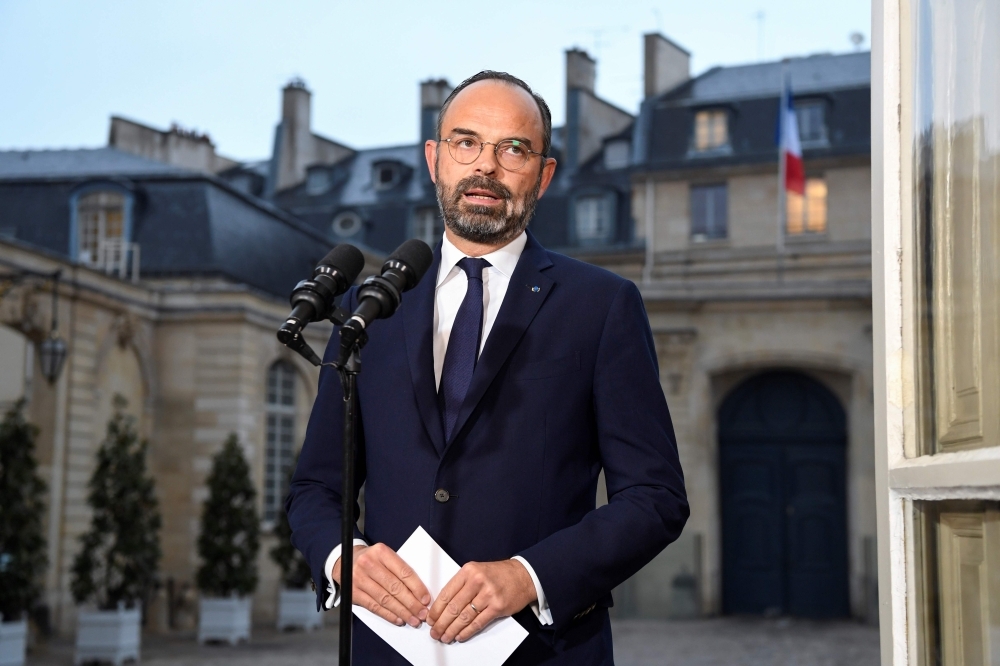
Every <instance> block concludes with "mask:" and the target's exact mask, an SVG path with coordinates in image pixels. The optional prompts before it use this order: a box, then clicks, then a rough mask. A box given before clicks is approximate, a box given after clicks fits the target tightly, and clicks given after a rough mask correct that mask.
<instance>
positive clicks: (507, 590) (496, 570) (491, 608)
mask: <svg viewBox="0 0 1000 666" xmlns="http://www.w3.org/2000/svg"><path fill="white" fill-rule="evenodd" d="M537 598H538V597H537V595H536V593H535V584H534V583H532V582H531V576H530V575H528V570H527V569H525V568H524V565H522V564H521V563H520V562H518V561H517V560H504V561H501V562H469V563H468V564H466V565H465V566H464V567H462V568H461V570H460V571H459V572H458V573H457V574H455V577H454V578H452V579H451V580H450V581H448V584H447V585H445V586H444V589H443V590H441V594H439V595H438V597H437V599H435V600H434V603H433V605H432V606H431V608H430V613H428V615H427V623H428V624H430V625H431V638H433V639H435V640H440V641H441V642H442V643H451V642H452V641H453V640H455V639H456V638H457V639H458V641H459V642H462V641H467V640H469V639H470V638H472V637H473V636H475V635H476V634H477V633H479V632H480V631H482V630H483V628H484V627H486V625H488V624H489V623H490V622H492V621H493V620H495V619H496V618H498V617H507V616H509V615H513V614H514V613H516V612H518V611H520V610H521V609H523V608H524V607H525V606H527V605H528V604H530V603H531V602H532V601H535V600H536V599H537Z"/></svg>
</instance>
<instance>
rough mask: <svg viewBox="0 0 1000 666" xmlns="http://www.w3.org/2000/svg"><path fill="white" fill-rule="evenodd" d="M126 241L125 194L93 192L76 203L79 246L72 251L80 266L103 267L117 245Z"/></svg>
mask: <svg viewBox="0 0 1000 666" xmlns="http://www.w3.org/2000/svg"><path fill="white" fill-rule="evenodd" d="M127 240H128V238H126V229H125V195H124V194H122V193H120V192H113V191H99V192H91V193H90V194H85V195H83V196H81V197H80V198H79V199H78V200H77V202H76V247H75V248H73V250H74V252H75V255H76V257H77V259H78V260H79V261H80V263H83V264H87V265H89V266H96V265H103V264H104V263H106V261H107V260H106V259H105V258H104V255H105V254H107V253H108V252H115V251H116V249H115V246H116V245H120V244H121V243H122V242H123V241H127ZM119 251H120V250H119Z"/></svg>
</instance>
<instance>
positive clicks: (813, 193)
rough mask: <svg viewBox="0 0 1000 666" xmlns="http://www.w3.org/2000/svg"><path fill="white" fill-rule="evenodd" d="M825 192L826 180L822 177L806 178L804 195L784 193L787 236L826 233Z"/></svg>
mask: <svg viewBox="0 0 1000 666" xmlns="http://www.w3.org/2000/svg"><path fill="white" fill-rule="evenodd" d="M826 193H827V190H826V180H824V179H823V178H809V179H807V180H806V193H805V196H803V195H801V194H798V193H796V192H788V193H786V195H785V212H786V218H785V220H786V223H785V232H786V233H787V234H788V235H789V236H794V235H798V234H805V233H810V234H822V233H826Z"/></svg>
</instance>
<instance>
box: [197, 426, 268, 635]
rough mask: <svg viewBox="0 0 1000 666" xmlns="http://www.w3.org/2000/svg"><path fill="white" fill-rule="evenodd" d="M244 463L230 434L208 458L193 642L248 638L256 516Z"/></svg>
mask: <svg viewBox="0 0 1000 666" xmlns="http://www.w3.org/2000/svg"><path fill="white" fill-rule="evenodd" d="M256 496H257V492H256V490H255V489H254V486H253V482H252V481H251V479H250V466H249V465H248V464H247V461H246V458H245V457H244V456H243V450H242V449H241V448H240V444H239V441H238V440H237V438H236V435H235V434H232V435H230V436H229V439H227V440H226V443H225V445H224V446H223V447H222V450H221V451H219V453H218V454H216V456H215V458H214V459H213V461H212V470H211V472H210V473H209V475H208V499H207V500H205V504H204V506H203V508H202V513H201V535H200V536H199V537H198V554H199V555H200V556H201V559H202V564H201V567H200V568H199V569H198V575H197V582H198V589H199V590H201V593H202V597H201V599H200V601H199V618H198V642H199V643H204V642H206V641H213V640H214V641H228V642H230V643H232V644H233V645H235V644H236V643H237V642H238V641H240V640H241V639H242V640H250V597H249V595H250V594H252V593H253V591H254V590H255V589H256V588H257V551H258V550H259V549H260V521H259V519H258V518H257V505H256Z"/></svg>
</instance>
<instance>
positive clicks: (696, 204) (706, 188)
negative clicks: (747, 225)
mask: <svg viewBox="0 0 1000 666" xmlns="http://www.w3.org/2000/svg"><path fill="white" fill-rule="evenodd" d="M728 234H729V190H728V188H727V187H726V184H725V183H718V184H713V185H692V186H691V240H693V241H694V242H696V243H697V242H702V241H706V240H718V239H722V238H726V236H727V235H728Z"/></svg>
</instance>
